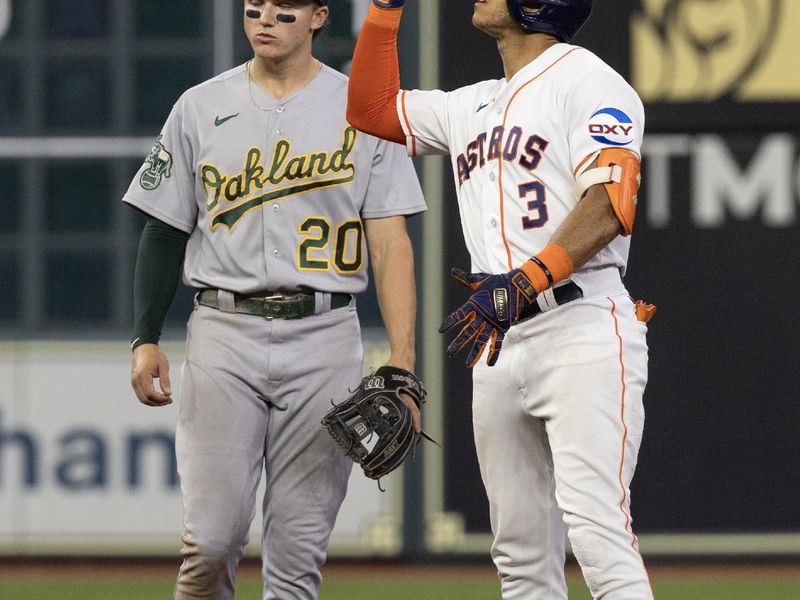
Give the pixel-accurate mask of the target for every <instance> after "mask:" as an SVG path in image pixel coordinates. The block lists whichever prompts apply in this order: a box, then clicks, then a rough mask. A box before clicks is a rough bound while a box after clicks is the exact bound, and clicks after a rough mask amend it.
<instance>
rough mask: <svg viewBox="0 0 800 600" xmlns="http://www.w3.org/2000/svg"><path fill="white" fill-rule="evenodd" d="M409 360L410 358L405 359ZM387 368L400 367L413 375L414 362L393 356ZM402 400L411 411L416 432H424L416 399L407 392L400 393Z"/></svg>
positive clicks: (387, 363)
mask: <svg viewBox="0 0 800 600" xmlns="http://www.w3.org/2000/svg"><path fill="white" fill-rule="evenodd" d="M405 358H408V357H405ZM386 366H389V367H398V368H400V369H405V370H406V371H410V372H411V373H413V372H414V361H413V360H411V361H408V360H401V359H400V357H398V356H397V355H395V354H393V355H392V356H390V357H389V360H388V361H387V362H386ZM400 400H402V401H403V404H405V405H406V406H407V407H408V409H409V410H410V411H411V420H412V421H413V422H414V431H416V432H417V433H419V432H420V431H422V416H421V413H420V410H419V407H418V406H417V403H416V402H414V398H413V397H411V395H409V394H406V393H405V392H400Z"/></svg>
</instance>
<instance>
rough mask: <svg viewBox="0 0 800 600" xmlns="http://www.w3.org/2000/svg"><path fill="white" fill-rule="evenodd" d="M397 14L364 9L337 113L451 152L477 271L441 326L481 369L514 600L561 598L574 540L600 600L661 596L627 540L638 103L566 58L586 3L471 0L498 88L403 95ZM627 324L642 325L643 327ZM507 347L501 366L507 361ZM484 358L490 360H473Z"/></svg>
mask: <svg viewBox="0 0 800 600" xmlns="http://www.w3.org/2000/svg"><path fill="white" fill-rule="evenodd" d="M402 5H403V0H388V1H379V0H374V1H373V5H372V6H371V7H370V10H369V13H368V15H367V16H366V20H365V23H364V26H363V29H362V31H361V35H360V37H359V40H358V44H357V46H356V52H355V57H354V59H353V63H352V69H351V76H350V77H351V78H350V91H349V94H348V111H347V116H348V120H349V122H350V123H352V124H353V125H354V126H355V127H357V128H358V129H360V130H362V131H365V132H369V133H372V134H373V135H379V136H381V137H383V138H385V139H389V140H393V141H397V142H405V143H406V146H407V149H408V151H409V153H410V154H412V155H419V154H450V155H451V157H452V165H453V176H454V179H455V185H456V190H457V194H458V203H459V208H460V212H461V223H462V228H463V232H464V238H465V241H466V245H467V248H468V250H469V253H470V256H471V259H472V269H471V270H472V272H471V273H466V272H463V271H460V270H457V269H454V270H453V275H454V277H455V278H456V280H457V281H459V282H460V283H462V284H464V285H466V286H467V287H468V288H469V290H470V292H471V295H470V297H469V299H468V301H467V302H466V303H465V304H464V305H463V306H462V307H460V308H459V309H457V310H456V311H454V312H453V313H452V314H451V315H450V316H448V317H447V318H446V319H445V322H444V323H443V325H442V328H441V329H442V331H452V332H453V333H454V335H455V337H454V340H453V342H452V343H451V344H450V347H449V348H448V351H449V353H450V354H451V355H452V354H454V353H455V352H457V351H458V350H460V349H462V348H465V349H466V350H467V351H468V354H467V362H468V364H469V365H470V366H474V370H473V384H474V385H473V388H474V398H473V425H474V432H475V444H476V448H477V453H478V459H479V462H480V469H481V476H482V478H483V481H484V484H485V487H486V491H487V494H488V497H489V503H490V508H491V525H492V530H493V533H494V535H495V539H494V543H493V546H492V556H493V558H494V561H495V564H496V566H497V569H498V573H499V577H500V581H501V587H502V594H503V598H504V599H505V600H535V599H542V600H544V599H548V600H553V599H556V598H566V597H567V586H566V583H565V579H564V560H565V538H566V536H565V533H566V534H567V535H568V536H569V539H570V542H571V544H572V549H573V551H574V553H575V556H576V558H577V560H578V562H579V563H580V565H581V568H582V570H583V575H584V577H585V579H586V582H587V584H588V586H589V588H590V590H591V592H592V595H593V596H594V597H595V598H603V599H606V600H623V599H625V600H643V599H648V598H652V592H651V589H650V584H649V582H648V577H647V573H646V570H645V567H644V564H643V561H642V558H641V556H640V554H639V549H638V546H637V539H636V536H635V535H634V533H633V530H632V528H631V513H630V489H629V486H630V482H631V479H632V477H633V473H634V468H635V465H636V457H637V453H638V449H639V444H640V441H641V437H642V427H643V423H644V412H643V407H642V395H643V392H644V388H645V383H646V381H647V344H646V341H645V333H646V325H645V322H644V321H646V320H647V319H648V318H649V316H650V315H651V314H652V311H653V310H654V307H651V306H649V305H644V304H643V303H642V304H639V305H638V306H637V305H635V304H634V303H633V302H632V301H631V299H630V298H629V296H628V294H627V292H626V290H625V287H624V285H623V283H622V279H621V276H622V275H623V274H624V272H625V266H626V261H627V257H628V249H629V244H630V237H629V235H630V233H631V230H632V226H633V219H634V212H635V205H636V193H637V190H638V185H639V157H640V151H639V149H640V145H641V142H642V135H643V126H644V112H643V108H642V103H641V101H640V100H639V98H638V96H637V94H636V93H635V92H634V90H633V89H631V87H630V86H629V85H628V84H627V83H626V82H625V81H624V80H623V78H622V77H620V76H619V75H618V74H617V73H616V72H614V71H613V70H612V69H611V68H610V67H609V66H608V65H606V64H605V63H604V62H603V61H601V60H600V59H599V58H598V57H597V56H595V55H594V54H592V53H591V52H589V51H588V50H586V49H584V48H581V47H578V46H573V45H570V44H569V43H568V42H569V40H570V38H571V37H572V36H573V35H574V34H575V33H576V32H577V31H578V29H579V28H580V27H581V26H582V25H583V23H584V22H585V21H586V19H587V18H588V17H589V15H590V13H591V10H592V2H591V0H539V1H535V2H527V1H525V0H479V1H478V2H476V3H475V5H474V14H473V24H474V25H475V26H476V27H477V28H478V29H480V30H482V31H484V32H486V33H488V34H489V35H491V36H492V37H494V38H495V39H496V41H497V45H498V49H499V51H500V55H501V58H502V61H503V66H504V70H505V78H503V79H499V80H493V81H483V82H480V83H477V84H475V85H470V86H467V87H464V88H461V89H458V90H455V91H452V92H443V91H401V90H400V89H399V87H400V86H399V72H398V62H397V55H396V45H395V44H396V41H395V40H396V34H397V30H398V27H399V23H400V16H401V13H402ZM637 317H638V318H637ZM501 350H502V353H501ZM482 358H483V359H484V360H482Z"/></svg>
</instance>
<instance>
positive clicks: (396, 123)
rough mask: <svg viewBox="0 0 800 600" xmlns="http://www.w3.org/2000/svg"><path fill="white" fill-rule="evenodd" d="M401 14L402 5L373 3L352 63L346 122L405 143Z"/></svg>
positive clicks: (370, 132)
mask: <svg viewBox="0 0 800 600" xmlns="http://www.w3.org/2000/svg"><path fill="white" fill-rule="evenodd" d="M401 14H402V9H401V8H395V9H385V8H378V7H377V6H375V5H374V4H371V5H370V7H369V11H368V12H367V17H366V19H365V20H364V25H363V27H362V28H361V33H360V34H359V36H358V41H357V42H356V48H355V52H354V53H353V62H352V64H351V66H350V83H349V86H348V89H347V121H348V123H350V124H351V125H352V126H353V127H355V128H356V129H358V130H360V131H363V132H364V133H368V134H370V135H374V136H376V137H380V138H383V139H385V140H389V141H392V142H397V143H398V144H403V145H405V143H406V136H405V134H404V133H403V128H402V126H401V125H400V118H399V117H398V115H397V102H396V99H397V94H398V92H399V91H400V65H399V62H398V58H397V30H398V29H399V27H400V16H401Z"/></svg>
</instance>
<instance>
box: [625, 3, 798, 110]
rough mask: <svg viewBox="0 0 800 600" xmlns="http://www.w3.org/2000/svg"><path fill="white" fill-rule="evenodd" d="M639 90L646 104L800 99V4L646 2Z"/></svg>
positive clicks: (635, 47)
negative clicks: (798, 61)
mask: <svg viewBox="0 0 800 600" xmlns="http://www.w3.org/2000/svg"><path fill="white" fill-rule="evenodd" d="M639 4H640V7H641V8H640V9H638V10H637V11H635V12H634V13H633V17H632V21H631V67H632V77H633V81H632V83H633V85H634V87H635V88H636V90H637V91H638V92H639V94H640V95H641V97H642V99H643V100H645V101H651V102H653V101H666V102H669V101H671V102H711V101H714V100H720V99H729V100H734V101H737V100H738V101H744V102H768V101H797V100H800V69H798V68H797V67H796V66H795V61H796V60H797V57H798V56H800V35H798V32H797V26H798V24H800V0H639Z"/></svg>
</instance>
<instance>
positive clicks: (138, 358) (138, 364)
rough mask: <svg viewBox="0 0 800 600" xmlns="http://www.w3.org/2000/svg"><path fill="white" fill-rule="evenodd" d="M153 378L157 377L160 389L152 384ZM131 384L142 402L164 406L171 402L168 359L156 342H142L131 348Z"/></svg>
mask: <svg viewBox="0 0 800 600" xmlns="http://www.w3.org/2000/svg"><path fill="white" fill-rule="evenodd" d="M154 379H158V383H159V388H161V389H160V391H159V390H157V389H156V388H155V386H154V385H153V380H154ZM131 386H133V391H134V392H136V397H137V398H139V402H141V403H142V404H146V405H147V406H165V405H167V404H171V403H172V386H171V385H170V382H169V361H168V360H167V356H166V354H164V353H163V352H162V351H161V350H160V349H159V347H158V346H157V345H156V344H142V345H141V346H137V347H136V348H135V349H134V350H133V356H132V357H131Z"/></svg>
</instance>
